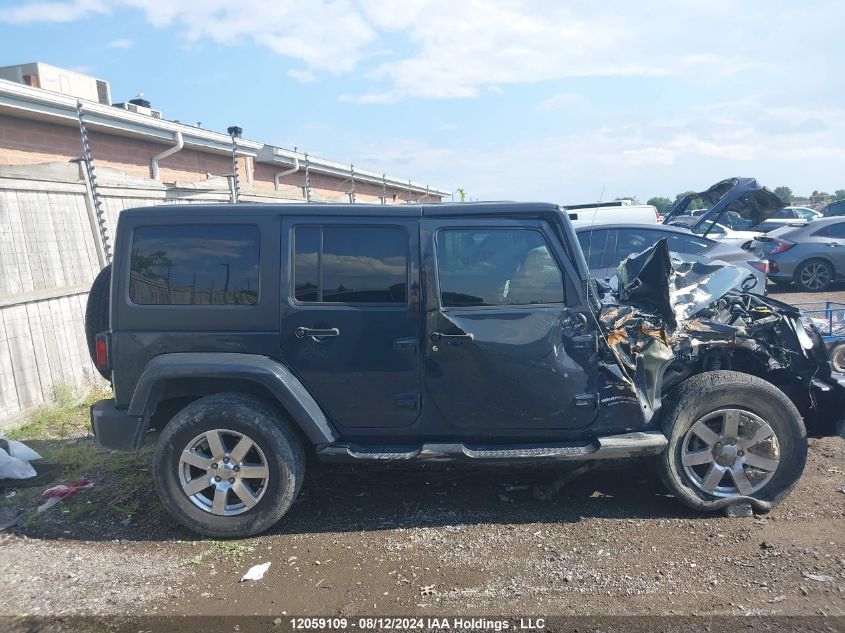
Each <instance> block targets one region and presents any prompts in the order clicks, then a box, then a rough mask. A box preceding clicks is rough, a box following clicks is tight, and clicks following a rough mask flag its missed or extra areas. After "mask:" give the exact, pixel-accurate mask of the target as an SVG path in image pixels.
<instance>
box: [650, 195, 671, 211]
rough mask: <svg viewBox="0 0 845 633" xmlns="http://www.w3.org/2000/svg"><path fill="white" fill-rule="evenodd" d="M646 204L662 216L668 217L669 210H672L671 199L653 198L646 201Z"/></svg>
mask: <svg viewBox="0 0 845 633" xmlns="http://www.w3.org/2000/svg"><path fill="white" fill-rule="evenodd" d="M646 204H650V205H651V206H653V207H654V208H655V209H657V212H658V213H659V214H660V215H666V214H667V213H668V212H669V209H671V208H672V201H671V200H669V198H664V197H663V196H655V197H653V198H649V199H648V200H647V201H646Z"/></svg>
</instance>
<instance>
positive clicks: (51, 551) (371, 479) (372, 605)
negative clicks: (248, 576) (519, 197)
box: [0, 289, 845, 616]
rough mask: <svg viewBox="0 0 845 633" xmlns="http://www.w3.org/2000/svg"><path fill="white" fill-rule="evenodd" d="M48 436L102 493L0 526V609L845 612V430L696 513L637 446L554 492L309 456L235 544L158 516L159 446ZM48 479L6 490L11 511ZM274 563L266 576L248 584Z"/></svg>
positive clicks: (520, 473)
mask: <svg viewBox="0 0 845 633" xmlns="http://www.w3.org/2000/svg"><path fill="white" fill-rule="evenodd" d="M773 290H775V289H773ZM778 290H779V289H778ZM773 296H776V297H777V298H780V299H782V300H785V301H789V302H797V301H811V300H814V299H813V298H812V297H809V296H808V295H803V294H800V293H795V292H789V291H787V292H785V293H781V292H778V293H777V294H774V295H773ZM826 296H827V297H828V298H831V299H838V300H845V292H843V291H839V292H837V293H828V294H827V295H826ZM34 444H35V447H36V448H38V449H40V450H45V452H49V450H46V449H50V450H53V451H59V449H61V450H60V452H57V453H55V454H56V455H60V456H62V459H63V460H65V461H66V462H67V464H71V465H73V466H74V467H75V468H77V469H78V470H77V471H73V470H69V469H70V466H68V465H67V464H66V465H65V466H66V467H65V475H66V476H69V474H68V473H70V472H74V473H75V472H80V473H83V474H85V475H87V476H88V477H89V478H90V479H92V480H93V481H94V482H95V487H94V489H92V490H90V491H83V492H80V493H79V494H78V495H76V496H75V497H73V498H72V499H70V500H68V501H66V502H65V503H63V504H61V505H59V506H57V507H54V508H52V509H50V510H49V511H47V512H45V513H44V514H42V515H38V516H37V517H36V516H32V513H30V515H27V518H26V520H23V519H22V520H21V522H20V523H19V524H18V525H17V526H15V527H13V528H10V530H7V531H6V532H0V614H8V615H12V614H18V613H24V612H27V613H32V614H58V613H62V614H70V613H97V614H126V613H139V612H140V611H142V610H143V611H145V612H147V613H164V614H205V615H227V614H229V615H251V614H259V615H282V614H284V613H287V614H321V615H331V614H339V615H348V616H351V615H357V614H364V613H370V614H380V615H384V614H433V615H443V614H449V613H452V614H455V613H460V614H477V615H481V614H486V615H490V614H502V615H515V614H525V613H538V612H542V613H544V614H546V615H549V614H570V615H574V614H617V615H618V614H649V615H657V614H790V615H799V614H806V615H819V614H828V615H830V614H835V615H845V440H843V439H842V438H838V437H829V438H813V439H811V441H810V452H809V461H808V464H807V469H806V471H805V474H804V477H803V478H802V480H801V482H800V483H799V485H798V486H797V487H796V489H795V490H794V491H793V492H792V494H791V495H790V496H789V498H788V499H787V500H786V501H785V502H784V503H783V504H782V505H780V506H779V507H778V508H776V509H775V510H774V511H773V512H771V513H770V514H768V515H766V516H755V517H748V518H738V519H736V518H735V519H728V518H724V517H722V516H702V515H696V514H693V513H692V512H691V511H689V510H686V509H685V508H683V507H682V506H680V505H679V504H678V503H676V502H675V501H674V500H673V499H672V498H670V497H668V496H666V495H665V494H664V493H663V491H662V488H661V487H660V484H659V482H658V481H657V478H656V476H655V475H654V473H653V472H652V469H651V467H650V465H649V464H648V463H646V462H643V461H635V460H626V461H621V462H614V463H606V464H602V465H601V466H600V467H599V468H597V469H596V470H594V471H592V472H590V473H587V474H586V475H584V476H582V477H581V478H579V479H577V480H575V481H574V482H572V483H570V484H568V485H566V486H564V487H563V488H561V490H560V491H559V492H558V493H557V494H556V495H555V496H554V497H553V498H552V499H551V500H549V501H541V500H538V499H535V498H534V496H533V494H532V493H533V491H534V489H535V486H536V485H538V484H547V483H549V482H551V481H553V480H554V479H555V478H556V477H557V476H559V474H560V473H561V472H563V471H557V470H548V469H546V470H523V469H506V470H501V469H499V470H490V469H487V468H484V469H479V468H474V469H462V468H455V467H444V466H441V467H437V468H434V467H423V466H416V467H407V468H402V469H398V470H397V469H390V470H386V469H383V468H378V469H376V468H365V467H360V466H326V465H319V464H309V467H308V469H307V476H306V482H305V485H304V487H303V491H302V494H301V496H300V499H299V500H298V501H297V503H296V504H295V505H294V507H293V509H292V510H291V512H290V514H289V515H288V517H287V518H286V519H284V520H283V521H282V522H281V524H279V525H278V526H277V528H276V529H275V530H274V531H272V532H271V533H269V534H266V535H263V536H261V537H258V538H252V539H247V540H243V541H227V542H217V541H209V540H196V539H195V537H194V536H193V535H192V534H190V533H188V532H186V531H183V530H181V529H180V528H178V527H176V526H175V525H174V524H173V523H172V521H171V520H170V519H169V517H168V516H167V515H165V514H164V512H163V510H162V508H161V506H160V504H159V503H158V501H157V499H156V497H155V495H154V492H153V491H152V484H151V481H150V474H149V468H148V458H149V451H146V452H144V453H142V454H141V456H139V457H134V456H129V457H124V456H118V455H113V454H110V453H108V452H107V451H103V450H102V449H98V448H96V447H94V445H93V442H92V440H91V439H90V438H86V437H84V434H83V433H78V434H77V436H75V437H71V438H65V439H62V440H60V441H59V440H57V441H53V442H52V443H51V442H50V441H43V442H37V443H35V442H34ZM91 456H93V457H91ZM42 488H43V486H42V487H40V488H37V489H31V491H29V492H28V491H27V490H26V489H19V490H18V491H17V494H16V495H15V496H14V497H5V496H4V494H5V493H4V492H2V491H0V510H9V509H14V508H15V507H22V506H24V507H32V504H33V503H34V498H35V497H36V496H37V493H38V492H40V490H41V489H42ZM27 504H28V505H27ZM264 562H271V563H272V565H271V567H270V569H269V571H268V572H267V574H266V576H265V578H264V579H263V580H261V581H258V582H250V583H240V582H239V580H240V577H241V575H242V574H243V573H244V572H245V571H246V570H247V569H248V568H249V567H250V566H251V565H253V564H257V563H264Z"/></svg>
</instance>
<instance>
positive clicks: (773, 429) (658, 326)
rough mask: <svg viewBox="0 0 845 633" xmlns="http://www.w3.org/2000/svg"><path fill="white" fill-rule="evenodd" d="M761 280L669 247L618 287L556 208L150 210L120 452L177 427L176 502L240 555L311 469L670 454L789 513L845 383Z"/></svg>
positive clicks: (111, 426)
mask: <svg viewBox="0 0 845 633" xmlns="http://www.w3.org/2000/svg"><path fill="white" fill-rule="evenodd" d="M743 275H747V271H746V272H743V271H741V270H739V269H735V268H732V267H719V266H708V265H706V264H701V263H682V262H681V263H679V262H673V261H672V259H671V256H670V254H669V252H668V250H667V248H666V242H665V240H663V241H661V242H658V243H657V245H655V246H654V247H653V248H651V249H649V250H647V251H645V252H643V253H640V254H633V255H632V256H631V257H629V258H628V259H626V260H625V262H623V263H622V265H621V266H620V269H619V273H618V276H619V284H618V290H616V291H614V292H613V293H611V292H609V291H607V290H602V289H601V288H600V287H599V286H598V285H597V284H596V282H594V281H593V280H591V279H590V277H589V274H588V270H587V266H586V263H585V259H584V255H583V254H582V252H581V248H580V246H579V244H578V240H577V239H576V237H575V234H574V233H573V230H572V227H571V225H570V222H569V219H568V217H567V215H566V214H565V213H563V212H562V211H561V209H560V208H559V207H557V206H556V205H552V204H535V203H531V204H528V203H474V204H435V205H403V206H386V205H378V206H376V205H373V206H367V205H320V204H284V205H252V204H238V205H175V206H156V207H149V208H139V209H130V210H126V211H123V212H122V213H121V215H120V219H119V222H118V228H117V232H116V239H115V258H114V262H113V264H112V265H111V266H109V267H107V268H105V269H103V271H102V273H101V274H100V276H99V277H98V278H97V280H96V281H95V282H94V285H93V287H92V291H91V294H90V296H89V303H88V309H87V314H86V330H87V334H88V337H89V345H90V348H91V354H92V358H93V359H94V362H95V364H96V366H97V368H98V370H99V371H100V372H101V373H102V374H103V376H105V377H106V378H107V379H108V380H110V381H111V384H112V387H113V390H114V398H113V399H109V400H103V401H100V402H98V403H97V404H95V405H94V406H93V408H92V424H93V428H94V433H95V435H96V437H97V439H98V441H99V442H100V443H101V444H102V445H104V446H107V447H111V448H118V449H129V450H137V449H138V448H139V447H140V446H141V444H142V442H143V441H144V439H145V438H146V437H147V435H148V433H147V432H148V431H149V430H151V429H158V430H159V431H160V432H159V434H158V436H157V440H156V447H155V452H154V458H153V459H154V464H153V474H154V478H155V481H156V487H157V489H158V492H159V494H160V496H161V498H162V500H163V502H164V504H165V506H166V507H167V509H168V510H169V511H170V512H171V513H172V515H173V516H174V517H175V518H176V519H178V520H179V521H181V522H182V523H183V524H185V525H186V526H188V527H189V528H191V529H193V530H195V531H197V532H199V533H202V534H207V535H214V536H245V535H250V534H255V533H257V532H260V531H262V530H264V529H266V528H268V527H269V526H271V525H272V524H273V523H275V522H276V521H277V520H278V519H280V518H281V517H282V515H284V514H285V512H286V511H287V510H288V508H289V507H290V506H291V504H292V503H293V501H294V498H295V497H296V495H297V493H298V491H299V487H300V485H301V483H302V478H303V474H304V466H305V456H306V453H311V454H314V455H316V456H317V457H318V458H320V459H322V460H335V461H337V460H348V461H379V462H386V461H400V460H465V461H468V462H498V463H506V464H514V463H520V464H533V463H542V462H546V463H548V462H566V461H573V460H582V461H583V460H597V459H608V458H619V457H629V456H651V458H652V459H654V460H656V461H657V462H658V463H659V466H660V472H661V476H662V478H663V481H664V482H665V484H666V486H667V488H668V490H669V491H670V492H671V493H672V494H674V495H675V496H676V497H677V498H678V499H679V500H680V501H682V502H684V503H686V504H688V505H690V506H692V507H694V508H697V509H699V510H704V511H711V510H715V509H718V508H724V507H726V506H730V505H733V504H737V503H743V504H751V505H752V506H754V507H755V508H756V509H758V510H766V509H768V508H770V507H771V506H772V505H773V504H774V503H776V502H777V501H779V500H780V499H781V498H782V497H783V496H784V495H785V494H786V493H787V492H788V491H789V489H790V488H791V487H792V486H793V485H794V484H795V482H796V481H797V479H798V478H799V477H800V475H801V472H802V469H803V467H804V463H805V459H806V432H805V425H804V420H805V418H806V420H807V421H808V422H809V421H811V420H815V419H817V418H818V419H821V420H825V419H828V418H829V417H830V415H831V414H827V413H825V410H826V409H825V408H826V407H827V408H829V409H831V410H833V409H835V408H836V407H841V398H842V395H841V394H842V392H843V384H845V377H843V375H841V374H837V373H835V372H833V371H832V369H831V366H830V363H829V362H828V359H827V357H826V353H825V350H824V346H823V344H822V343H821V339H820V337H819V335H818V332H817V331H815V329H814V326H813V325H812V324H811V323H808V322H805V321H803V320H802V319H801V317H800V315H799V314H798V313H797V311H796V310H795V309H793V308H791V307H790V306H787V305H785V304H781V303H779V302H777V301H774V300H772V299H768V298H765V297H761V296H759V295H751V294H745V293H742V292H736V291H734V290H731V289H732V288H735V287H736V286H737V285H741V282H742V276H743ZM826 416H827V417H826Z"/></svg>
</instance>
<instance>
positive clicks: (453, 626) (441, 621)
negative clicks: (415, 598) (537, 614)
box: [290, 617, 546, 631]
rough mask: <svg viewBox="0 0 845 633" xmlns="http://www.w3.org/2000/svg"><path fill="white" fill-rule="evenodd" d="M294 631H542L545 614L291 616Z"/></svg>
mask: <svg viewBox="0 0 845 633" xmlns="http://www.w3.org/2000/svg"><path fill="white" fill-rule="evenodd" d="M290 625H291V628H292V629H293V630H294V631H309V630H310V631H315V630H317V631H320V630H322V631H325V630H336V631H344V630H350V629H357V630H364V631H367V630H394V631H412V630H459V631H460V630H464V631H507V630H511V629H515V630H521V631H542V630H543V629H545V625H546V623H545V619H544V618H519V619H515V620H512V621H511V620H508V619H505V618H498V619H487V618H462V617H452V618H443V617H442V618H438V617H404V618H403V617H363V618H357V619H348V618H313V617H312V618H291V619H290Z"/></svg>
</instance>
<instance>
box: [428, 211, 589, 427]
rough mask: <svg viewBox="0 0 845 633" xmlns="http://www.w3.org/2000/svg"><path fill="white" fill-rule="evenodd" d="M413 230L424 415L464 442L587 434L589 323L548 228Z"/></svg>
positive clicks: (505, 224)
mask: <svg viewBox="0 0 845 633" xmlns="http://www.w3.org/2000/svg"><path fill="white" fill-rule="evenodd" d="M422 228H423V230H422V231H421V240H422V244H423V262H424V279H425V282H426V306H425V308H426V338H425V359H426V371H425V392H424V393H425V402H424V406H425V407H428V406H434V407H436V408H437V409H438V410H439V413H440V415H441V416H442V417H443V418H444V419H445V420H447V421H448V423H449V424H450V425H451V426H453V427H459V428H460V429H461V430H462V431H463V432H464V433H473V432H476V431H480V432H484V431H500V432H501V431H510V430H513V431H518V430H527V429H578V428H583V427H585V426H587V425H589V424H591V423H592V422H593V420H594V419H595V416H596V400H595V395H596V394H595V392H596V391H597V390H596V389H595V388H594V387H592V386H591V375H594V372H595V358H594V355H592V354H591V351H590V350H591V349H593V350H594V349H595V344H596V342H595V322H594V321H592V320H591V319H589V318H588V317H587V315H586V311H585V310H583V309H582V308H583V306H579V305H578V304H579V301H578V299H577V297H576V296H575V295H576V294H577V292H576V290H575V287H576V285H575V283H574V282H575V281H576V280H574V279H572V278H571V276H570V277H569V278H568V280H567V277H566V276H565V274H564V269H565V268H568V269H570V270H572V266H568V267H565V266H562V265H561V263H562V261H563V260H564V259H565V258H566V257H567V254H566V252H565V250H564V249H563V247H562V246H561V244H560V242H559V241H558V240H557V239H556V237H555V232H554V231H553V230H552V227H551V226H550V225H549V224H547V223H546V222H545V221H542V220H507V219H481V218H479V219H471V220H453V219H443V220H439V219H424V220H423V221H422ZM570 274H571V273H570V272H567V273H566V275H570ZM567 281H568V282H567ZM567 295H568V296H567ZM588 370H589V371H588Z"/></svg>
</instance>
